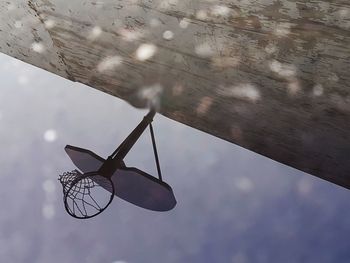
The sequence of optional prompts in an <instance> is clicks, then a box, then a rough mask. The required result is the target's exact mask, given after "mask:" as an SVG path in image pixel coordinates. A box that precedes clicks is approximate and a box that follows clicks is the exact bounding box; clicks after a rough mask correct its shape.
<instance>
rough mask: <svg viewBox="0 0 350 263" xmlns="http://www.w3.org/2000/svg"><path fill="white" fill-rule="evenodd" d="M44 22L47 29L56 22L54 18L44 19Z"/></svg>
mask: <svg viewBox="0 0 350 263" xmlns="http://www.w3.org/2000/svg"><path fill="white" fill-rule="evenodd" d="M44 24H45V27H46V28H47V29H52V28H54V27H55V25H56V22H55V21H54V20H52V19H48V20H46V21H45V22H44Z"/></svg>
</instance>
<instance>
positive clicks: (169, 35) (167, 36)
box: [163, 30, 174, 40]
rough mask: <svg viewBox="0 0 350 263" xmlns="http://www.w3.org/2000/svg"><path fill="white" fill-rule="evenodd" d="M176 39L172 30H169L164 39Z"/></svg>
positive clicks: (164, 34)
mask: <svg viewBox="0 0 350 263" xmlns="http://www.w3.org/2000/svg"><path fill="white" fill-rule="evenodd" d="M173 37H174V33H173V32H171V31H170V30H167V31H165V32H164V33H163V38H164V39H166V40H171V39H173Z"/></svg>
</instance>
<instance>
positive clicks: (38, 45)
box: [31, 42, 45, 53]
mask: <svg viewBox="0 0 350 263" xmlns="http://www.w3.org/2000/svg"><path fill="white" fill-rule="evenodd" d="M31 48H32V50H33V51H34V52H37V53H43V52H44V51H45V46H44V45H43V44H42V43H41V42H34V43H33V44H32V46H31Z"/></svg>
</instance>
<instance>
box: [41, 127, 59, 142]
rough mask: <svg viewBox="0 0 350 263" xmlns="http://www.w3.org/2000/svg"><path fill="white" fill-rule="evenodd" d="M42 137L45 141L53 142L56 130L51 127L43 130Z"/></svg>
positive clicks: (55, 137)
mask: <svg viewBox="0 0 350 263" xmlns="http://www.w3.org/2000/svg"><path fill="white" fill-rule="evenodd" d="M44 139H45V141H47V142H54V141H56V139H57V133H56V131H55V130H52V129H50V130H47V131H45V133H44Z"/></svg>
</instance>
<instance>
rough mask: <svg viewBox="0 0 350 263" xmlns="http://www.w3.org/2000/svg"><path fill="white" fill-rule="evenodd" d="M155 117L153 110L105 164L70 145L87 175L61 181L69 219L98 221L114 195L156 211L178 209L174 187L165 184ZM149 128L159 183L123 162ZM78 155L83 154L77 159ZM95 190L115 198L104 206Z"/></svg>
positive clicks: (75, 174) (64, 177)
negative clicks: (95, 195) (98, 200)
mask: <svg viewBox="0 0 350 263" xmlns="http://www.w3.org/2000/svg"><path fill="white" fill-rule="evenodd" d="M154 115H155V111H154V110H151V111H150V112H149V113H148V114H147V115H146V116H145V117H144V118H143V120H142V121H141V122H140V123H139V125H138V126H137V127H136V128H135V129H134V130H133V131H132V132H131V133H130V135H129V136H128V137H127V138H126V139H125V140H124V141H123V142H122V143H121V144H120V145H119V147H118V148H117V149H116V150H115V151H114V152H113V153H112V154H111V155H110V156H109V157H108V158H107V160H104V159H103V158H101V157H99V156H98V155H96V154H94V153H93V152H91V151H89V150H85V149H82V148H78V147H74V146H69V145H67V146H66V148H65V149H66V151H67V153H68V155H69V156H70V157H71V159H72V161H73V163H74V164H76V165H77V166H78V168H79V169H81V170H82V171H83V173H80V172H79V171H77V170H74V171H72V172H66V173H64V174H63V175H60V178H59V180H60V182H61V184H62V186H63V193H64V205H65V209H66V211H67V213H68V214H69V215H71V216H73V217H75V218H78V219H87V218H91V217H94V216H96V215H98V214H100V213H102V212H103V211H104V210H105V209H106V208H107V207H108V206H109V205H110V204H111V202H112V200H113V197H114V195H117V196H119V197H120V198H122V199H124V200H126V201H128V202H131V203H133V204H135V205H138V206H140V207H143V208H145V209H150V210H154V211H168V210H170V209H172V208H173V207H174V206H175V205H176V200H175V197H174V194H173V192H172V189H171V187H170V186H169V185H168V184H166V183H165V182H163V180H162V175H161V170H160V164H159V159H158V153H157V149H156V144H155V138H154V132H153V128H152V124H151V123H152V121H153V117H154ZM147 126H150V132H151V138H152V145H153V150H154V156H155V160H156V165H157V172H158V178H159V179H157V178H154V177H153V176H151V175H148V174H147V173H145V172H143V171H141V170H138V169H137V168H128V167H126V166H125V163H124V161H123V159H124V157H125V156H126V155H127V153H128V152H129V151H130V149H131V148H132V147H133V145H134V144H135V143H136V141H137V140H138V139H139V137H140V136H141V135H142V133H143V132H144V130H145V129H146V128H147ZM76 153H79V154H78V156H75V157H74V154H76ZM71 154H73V156H72V155H71ZM86 158H88V159H89V160H91V161H93V162H92V163H91V164H90V163H86V162H85V163H84V162H83V163H82V162H81V161H82V160H84V159H86ZM97 166H99V168H97ZM90 169H93V171H90ZM112 176H113V178H112ZM115 185H117V187H119V186H118V185H121V186H123V187H122V188H121V189H120V193H119V195H118V193H116V190H115ZM94 188H103V190H107V191H104V192H106V193H107V192H109V193H110V194H111V196H110V197H109V198H107V199H106V202H104V203H103V205H101V206H100V205H99V203H98V202H97V200H95V198H94V197H92V195H91V190H92V189H94ZM96 199H97V198H96ZM88 200H89V201H88ZM80 205H81V206H80ZM91 210H92V212H91Z"/></svg>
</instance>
